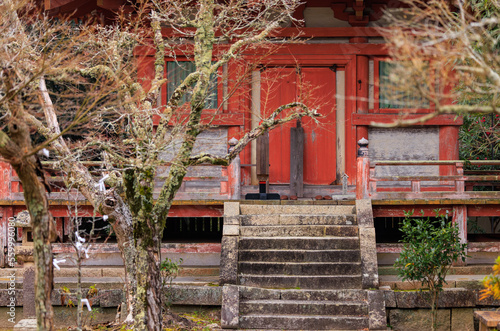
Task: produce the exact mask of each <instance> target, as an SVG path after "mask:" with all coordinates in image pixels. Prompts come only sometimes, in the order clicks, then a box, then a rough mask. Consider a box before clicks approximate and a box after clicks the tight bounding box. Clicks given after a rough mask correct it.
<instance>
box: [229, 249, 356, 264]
mask: <svg viewBox="0 0 500 331" xmlns="http://www.w3.org/2000/svg"><path fill="white" fill-rule="evenodd" d="M239 261H241V262H252V261H254V262H344V263H352V262H359V261H360V253H359V251H355V250H347V251H278V250H276V251H240V252H239Z"/></svg>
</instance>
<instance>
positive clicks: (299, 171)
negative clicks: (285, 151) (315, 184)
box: [290, 121, 304, 198]
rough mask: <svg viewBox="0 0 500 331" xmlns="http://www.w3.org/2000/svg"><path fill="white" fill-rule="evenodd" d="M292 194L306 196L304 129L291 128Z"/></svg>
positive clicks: (298, 123)
mask: <svg viewBox="0 0 500 331" xmlns="http://www.w3.org/2000/svg"><path fill="white" fill-rule="evenodd" d="M290 146H292V148H291V150H290V195H295V196H297V197H299V198H301V197H303V196H304V129H303V128H302V127H301V125H300V122H299V121H297V127H296V128H290Z"/></svg>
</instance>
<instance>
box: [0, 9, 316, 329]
mask: <svg viewBox="0 0 500 331" xmlns="http://www.w3.org/2000/svg"><path fill="white" fill-rule="evenodd" d="M298 5H299V2H298V1H296V0H257V1H243V0H233V1H226V2H219V1H215V0H201V1H198V2H193V1H143V2H138V4H137V6H136V7H135V12H134V14H133V15H131V16H127V17H126V24H123V25H116V26H114V27H100V26H95V25H87V26H84V27H81V26H79V25H76V24H67V25H64V24H66V23H64V24H63V23H62V21H58V22H57V23H54V22H52V23H51V24H53V25H51V26H53V30H48V29H47V28H44V29H41V30H40V31H46V32H45V33H44V34H43V37H42V38H40V37H37V35H33V36H32V35H31V33H32V30H31V29H27V28H26V27H27V26H28V25H30V24H31V25H32V24H33V23H32V22H31V21H30V20H34V19H35V18H33V16H28V15H26V16H25V17H24V16H23V17H22V18H26V19H25V20H24V21H23V20H22V18H21V20H19V17H18V16H17V15H18V13H21V12H22V13H26V12H28V11H27V10H26V8H27V7H18V8H16V7H14V6H11V7H12V8H10V7H9V8H7V9H9V10H10V11H9V12H10V13H12V14H13V15H16V17H17V18H16V19H17V22H18V25H20V26H21V27H22V28H23V29H20V30H19V31H21V32H20V33H21V37H22V38H32V39H33V45H31V46H30V47H31V48H26V49H25V51H23V52H22V53H21V54H22V55H23V56H26V57H25V58H23V61H21V63H27V64H28V65H29V66H30V67H29V68H25V69H23V70H19V69H17V68H18V67H16V65H17V63H18V62H19V61H14V60H12V59H11V60H10V61H11V62H10V63H11V64H12V67H13V68H16V69H15V72H22V73H23V75H22V76H21V79H19V81H20V82H21V83H18V88H17V90H16V91H20V92H18V93H21V92H22V98H23V99H22V100H17V102H18V103H17V105H22V106H18V109H21V110H22V111H17V113H15V112H12V107H13V106H11V105H10V104H7V103H5V102H4V100H2V103H1V106H2V116H3V119H4V121H6V123H18V122H16V121H15V120H16V116H17V115H16V114H18V113H22V114H23V123H29V124H30V125H32V126H33V127H35V128H37V130H38V133H40V134H41V135H42V136H43V139H41V140H42V141H41V142H40V143H39V144H37V145H36V146H34V147H31V145H30V147H29V148H25V149H19V148H17V147H18V146H14V147H12V148H10V147H9V144H8V142H9V140H7V138H8V135H6V134H3V135H2V137H6V138H2V140H1V141H2V145H1V146H6V147H5V148H6V151H7V152H8V151H9V150H12V151H13V150H15V149H16V148H17V149H19V150H26V151H27V156H33V157H34V155H35V152H36V151H39V150H41V149H42V148H44V147H49V149H50V150H51V152H52V157H53V158H54V160H56V161H57V162H56V165H55V168H57V169H59V170H61V171H62V173H64V174H65V181H66V182H67V186H68V187H69V186H71V187H75V188H77V189H78V190H79V192H80V193H82V194H83V196H84V197H85V198H86V199H87V200H88V201H89V202H90V203H91V204H92V205H93V206H94V208H95V210H97V211H98V212H99V213H100V214H101V215H104V216H106V217H107V219H108V220H109V222H110V223H111V224H112V226H113V230H114V232H115V233H116V236H117V240H118V246H119V248H120V250H121V252H122V256H123V258H124V262H125V267H126V283H127V287H128V288H127V292H128V295H127V304H128V308H129V310H128V316H127V319H126V321H127V322H128V323H132V322H133V323H134V328H135V329H137V330H145V329H149V330H161V324H162V318H161V314H162V311H161V307H162V305H161V288H162V281H161V279H160V272H159V264H160V261H159V247H160V243H161V238H162V234H163V230H164V228H165V222H166V217H167V215H168V212H169V210H170V207H171V205H172V201H173V199H174V197H175V195H176V193H177V191H178V190H179V187H180V185H181V184H182V181H183V179H184V177H185V175H186V173H187V170H188V168H189V167H191V166H195V165H199V164H203V163H211V164H217V165H229V164H230V163H231V161H232V160H233V159H234V158H235V157H236V156H237V155H238V154H239V153H240V152H241V151H242V150H243V148H244V147H245V146H246V145H247V144H248V143H249V142H250V141H252V140H253V139H255V138H257V137H258V136H260V135H262V134H264V133H265V132H267V131H269V130H271V129H273V128H275V127H277V126H279V125H281V124H283V123H285V122H287V121H291V120H294V119H298V118H301V117H304V116H311V117H316V116H318V114H317V113H316V111H314V110H311V109H310V108H309V107H307V106H306V105H304V104H302V103H300V102H292V103H290V104H287V105H283V106H281V107H278V108H277V109H276V110H275V111H274V112H271V113H270V115H269V116H268V117H266V118H264V119H263V120H262V122H261V124H260V125H259V126H258V127H256V128H254V129H252V130H250V131H249V132H247V133H246V134H245V135H243V137H242V138H241V139H240V140H239V141H238V143H237V144H236V146H235V147H234V148H233V149H232V150H231V152H229V153H227V154H225V155H210V154H206V153H201V154H193V147H194V143H195V142H196V139H197V137H198V136H199V134H200V133H201V132H203V131H204V130H206V129H207V128H209V127H211V125H210V123H208V124H206V123H204V122H202V114H203V113H204V111H205V109H206V104H207V100H208V99H209V98H210V96H211V84H212V82H211V78H210V77H211V76H213V75H218V74H219V72H220V71H221V68H222V67H223V66H224V65H227V64H229V63H234V61H238V59H239V58H241V55H242V54H243V53H255V52H259V53H260V54H268V53H269V52H271V51H272V49H274V48H276V47H279V43H274V42H273V39H272V38H271V37H270V35H271V33H272V32H273V31H274V30H276V29H278V28H279V27H280V26H282V25H289V24H293V22H294V21H295V20H294V18H293V15H292V14H293V12H294V10H295V9H296V8H297V6H298ZM28 18H29V19H28ZM39 18H40V17H38V16H37V17H36V19H39ZM123 18H125V17H123ZM43 21H44V22H48V23H47V24H49V23H50V21H47V20H46V19H43ZM58 24H63V28H62V30H57V31H56V30H54V29H55V28H56V27H58V26H59V25H58ZM162 29H168V30H169V31H170V34H169V35H170V36H171V37H172V38H164V36H163V35H162ZM16 31H17V30H16ZM67 31H69V32H67ZM70 32H71V33H72V35H69V34H68V33H70ZM16 33H17V32H16ZM16 38H20V37H16ZM276 41H278V40H276ZM9 47H15V45H14V46H9ZM138 47H143V48H148V49H151V50H152V51H153V52H154V56H155V62H154V77H153V78H152V79H151V81H150V82H148V83H146V84H142V85H141V84H139V80H138V76H137V72H134V71H131V68H132V67H133V66H136V65H137V64H136V62H137V60H139V61H140V60H141V59H140V58H139V59H138V58H137V57H135V56H134V53H133V52H134V50H136V49H137V48H138ZM61 50H65V51H61ZM37 51H38V53H37ZM16 54H17V53H16ZM26 54H40V55H39V56H38V57H35V58H33V59H32V58H30V57H28V55H26ZM180 55H182V56H184V57H186V58H187V59H189V60H190V61H191V62H192V65H193V70H192V72H191V73H190V74H189V75H187V77H186V78H185V79H183V80H182V81H180V82H179V84H178V85H177V86H175V87H174V88H173V91H172V93H171V95H170V97H169V99H168V101H167V104H166V105H164V106H162V105H158V104H157V102H156V100H158V96H159V93H160V90H161V87H162V86H163V85H164V84H166V83H167V82H168V79H167V78H165V72H164V70H165V57H171V58H173V59H176V58H177V57H178V56H180ZM15 56H18V58H21V57H20V55H15ZM15 56H14V55H13V57H15ZM49 60H51V61H49ZM40 63H41V64H43V66H41V67H37V66H36V65H40ZM258 64H259V63H255V64H254V65H253V66H254V67H256V66H257V65H258ZM251 67H252V66H250V68H251ZM248 77H249V75H248V73H245V72H243V73H242V80H241V81H240V82H244V81H245V79H248ZM6 91H7V92H5V93H4V92H2V93H4V94H3V95H2V97H3V96H4V95H5V96H8V95H10V94H11V92H9V91H10V89H9V88H7V89H6ZM9 93H10V94H9ZM231 95H232V92H229V93H228V94H227V97H228V98H229V97H230V96H231ZM28 96H31V99H27V98H28ZM19 97H21V96H19ZM8 98H9V100H15V98H13V97H8ZM27 104H29V105H30V109H26V108H27V107H26V105H27ZM4 105H8V107H9V108H8V107H7V106H4ZM184 111H186V112H187V113H184ZM42 114H43V115H42ZM285 114H286V115H285ZM153 115H155V116H157V117H159V124H158V125H155V124H154V123H153ZM174 119H181V120H178V121H174ZM182 119H184V120H182ZM173 122H177V123H179V124H176V125H174V126H172V123H173ZM9 125H11V126H12V125H13V124H9ZM11 131H12V130H11ZM27 131H28V130H27ZM28 133H29V131H28ZM28 133H26V134H25V137H27V138H29V135H28ZM13 137H14V136H13ZM27 138H26V139H27ZM179 141H180V144H179V148H178V149H177V150H176V151H175V156H174V158H173V159H172V160H171V161H170V169H169V173H168V176H167V178H166V179H165V181H164V183H163V186H162V188H161V190H160V193H159V196H158V197H157V198H156V199H155V197H154V196H153V190H154V185H155V184H154V179H155V175H156V169H157V167H158V166H159V165H162V164H164V163H165V161H164V160H162V159H161V158H160V155H161V153H162V152H164V151H166V150H168V149H170V148H171V146H172V143H173V142H179ZM7 147H8V148H10V149H8V148H7ZM7 152H6V153H4V152H3V150H2V155H3V156H4V157H5V158H6V159H7V160H9V162H10V160H14V159H15V158H14V156H13V155H10V154H8V153H7ZM12 154H14V153H13V152H12ZM25 158H26V157H25ZM95 160H101V161H103V162H104V169H105V170H106V171H107V174H106V175H103V176H102V177H100V178H96V177H95V176H94V174H93V173H92V169H91V167H89V166H88V164H89V163H88V161H95ZM35 161H36V160H33V162H35ZM11 163H12V164H14V162H11ZM14 167H16V166H15V165H14ZM16 170H17V168H16ZM21 179H22V180H23V179H24V178H23V177H21ZM31 181H32V182H33V183H36V184H37V185H38V186H37V187H39V188H40V185H41V182H40V180H38V179H37V178H36V177H35V178H34V179H33V178H31ZM26 183H29V180H27V181H26ZM25 185H26V186H25ZM27 185H28V184H25V181H24V180H23V187H24V186H25V192H26V189H27V188H29V187H28V186H27ZM122 193H123V195H122ZM39 195H40V198H39V199H40V201H45V202H46V195H45V194H44V192H43V189H41V188H40V190H39ZM44 199H45V200H44ZM26 200H27V202H28V204H29V200H28V198H27V199H26ZM44 213H45V214H44V215H49V214H48V213H47V208H45V209H44ZM47 217H49V216H47ZM43 224H50V222H48V221H47V222H46V223H43ZM35 234H36V232H35ZM40 247H43V248H44V249H47V250H49V251H50V244H49V243H48V242H44V245H40ZM49 261H50V263H49ZM45 263H46V264H45V265H46V266H49V265H50V266H51V265H52V264H51V259H50V260H45ZM139 271H140V272H139ZM45 283H46V284H47V283H48V282H45ZM47 304H48V303H47ZM47 329H50V327H47Z"/></svg>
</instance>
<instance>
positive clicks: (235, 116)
mask: <svg viewBox="0 0 500 331" xmlns="http://www.w3.org/2000/svg"><path fill="white" fill-rule="evenodd" d="M188 118H189V114H188V113H185V114H181V115H179V116H176V118H175V119H172V120H171V121H170V123H169V125H176V124H178V123H185V122H186V120H187V119H188ZM159 122H160V117H159V116H158V115H154V116H153V124H154V125H158V123H159ZM201 123H202V124H211V125H217V126H243V125H244V124H245V115H244V114H242V113H220V114H214V113H212V114H210V113H208V112H206V113H203V114H202V115H201Z"/></svg>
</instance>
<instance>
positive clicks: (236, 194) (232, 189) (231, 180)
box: [227, 138, 241, 200]
mask: <svg viewBox="0 0 500 331" xmlns="http://www.w3.org/2000/svg"><path fill="white" fill-rule="evenodd" d="M228 143H229V151H231V149H232V148H234V146H236V144H237V143H238V140H237V139H236V138H231V139H230V140H229V142H228ZM227 175H228V176H227V177H228V178H227V179H228V185H229V192H228V193H229V199H233V200H239V199H241V161H240V156H239V155H238V156H237V157H235V158H234V160H233V162H231V164H230V165H229V166H228V167H227Z"/></svg>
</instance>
